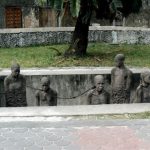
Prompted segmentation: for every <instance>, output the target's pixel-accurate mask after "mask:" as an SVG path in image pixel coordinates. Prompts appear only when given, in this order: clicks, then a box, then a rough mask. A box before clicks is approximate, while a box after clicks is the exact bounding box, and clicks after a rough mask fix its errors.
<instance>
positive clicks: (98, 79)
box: [88, 75, 109, 105]
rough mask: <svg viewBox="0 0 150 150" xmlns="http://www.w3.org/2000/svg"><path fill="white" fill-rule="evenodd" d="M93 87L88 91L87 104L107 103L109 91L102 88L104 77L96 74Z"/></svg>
mask: <svg viewBox="0 0 150 150" xmlns="http://www.w3.org/2000/svg"><path fill="white" fill-rule="evenodd" d="M94 83H95V88H94V89H92V90H90V91H89V93H88V104H90V105H99V104H108V103H109V93H108V92H106V91H105V89H104V84H105V81H104V77H103V76H102V75H96V76H95V78H94Z"/></svg>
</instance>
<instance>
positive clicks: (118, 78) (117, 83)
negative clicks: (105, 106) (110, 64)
mask: <svg viewBox="0 0 150 150" xmlns="http://www.w3.org/2000/svg"><path fill="white" fill-rule="evenodd" d="M127 77H128V71H127V70H126V69H119V68H115V70H114V81H113V85H112V88H113V89H118V88H125V87H126V81H127Z"/></svg>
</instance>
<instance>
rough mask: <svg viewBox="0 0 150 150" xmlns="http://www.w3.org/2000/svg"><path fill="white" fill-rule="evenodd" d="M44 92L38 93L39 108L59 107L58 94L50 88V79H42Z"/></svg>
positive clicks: (36, 95) (39, 91)
mask: <svg viewBox="0 0 150 150" xmlns="http://www.w3.org/2000/svg"><path fill="white" fill-rule="evenodd" d="M41 85H42V90H38V91H36V94H35V97H36V103H37V106H56V105H57V92H56V91H54V90H53V89H51V88H50V79H49V78H48V77H42V79H41Z"/></svg>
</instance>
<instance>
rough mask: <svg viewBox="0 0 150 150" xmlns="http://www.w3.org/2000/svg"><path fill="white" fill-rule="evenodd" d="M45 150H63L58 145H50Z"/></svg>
mask: <svg viewBox="0 0 150 150" xmlns="http://www.w3.org/2000/svg"><path fill="white" fill-rule="evenodd" d="M43 150H62V148H61V147H59V146H57V145H50V146H46V147H45V146H44V148H43Z"/></svg>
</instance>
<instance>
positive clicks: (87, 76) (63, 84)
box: [0, 67, 142, 106]
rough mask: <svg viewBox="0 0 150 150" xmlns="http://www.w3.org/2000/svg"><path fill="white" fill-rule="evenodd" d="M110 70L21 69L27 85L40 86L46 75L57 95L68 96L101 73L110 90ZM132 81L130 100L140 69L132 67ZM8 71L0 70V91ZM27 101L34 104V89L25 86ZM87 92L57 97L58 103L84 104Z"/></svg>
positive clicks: (137, 83) (80, 90) (2, 88)
mask: <svg viewBox="0 0 150 150" xmlns="http://www.w3.org/2000/svg"><path fill="white" fill-rule="evenodd" d="M110 71H111V68H98V67H97V68H74V69H68V68H67V69H56V68H55V69H54V68H53V69H41V70H22V71H21V72H22V74H24V75H25V76H26V80H27V85H28V86H31V87H34V88H40V87H41V85H40V79H41V78H42V76H48V77H50V80H51V87H52V88H53V89H54V90H56V91H57V92H58V97H63V98H69V97H73V96H76V95H80V94H81V93H83V92H85V91H86V90H87V89H89V88H90V87H92V86H93V85H94V84H93V79H94V76H95V75H97V74H103V75H104V76H105V81H106V84H105V89H106V90H107V91H108V92H110V91H111V87H110V82H111V78H110ZM132 71H133V73H134V74H133V82H132V89H131V102H132V101H133V99H134V98H135V90H136V88H137V86H138V85H139V81H140V72H141V71H142V70H141V69H132ZM9 73H10V71H9V70H2V71H0V92H3V91H4V86H3V82H4V78H5V76H6V75H8V74H9ZM26 90H27V101H28V105H29V106H35V105H36V101H35V90H34V89H32V88H30V87H27V89H26ZM0 98H1V105H2V106H4V105H5V97H4V95H1V96H0ZM86 104H87V93H86V94H84V95H83V96H80V97H78V98H76V99H58V105H86Z"/></svg>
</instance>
